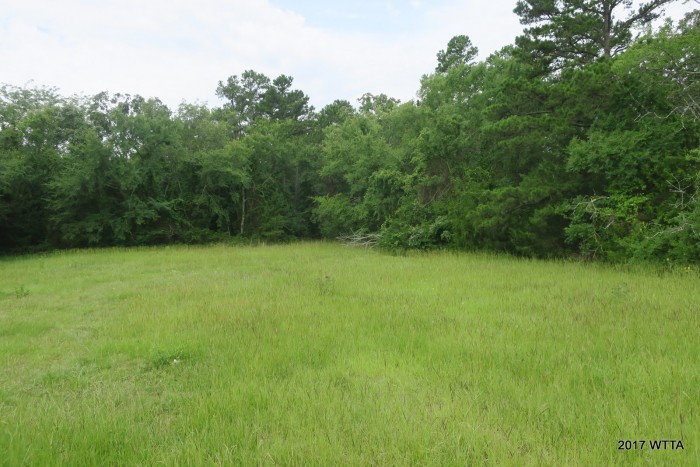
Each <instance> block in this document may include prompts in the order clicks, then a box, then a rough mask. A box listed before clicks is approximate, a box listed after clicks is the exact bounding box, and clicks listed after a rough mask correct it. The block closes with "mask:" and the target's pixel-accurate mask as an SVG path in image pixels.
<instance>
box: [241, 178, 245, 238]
mask: <svg viewBox="0 0 700 467" xmlns="http://www.w3.org/2000/svg"><path fill="white" fill-rule="evenodd" d="M245 201H246V198H245V187H243V188H241V235H243V230H244V229H245Z"/></svg>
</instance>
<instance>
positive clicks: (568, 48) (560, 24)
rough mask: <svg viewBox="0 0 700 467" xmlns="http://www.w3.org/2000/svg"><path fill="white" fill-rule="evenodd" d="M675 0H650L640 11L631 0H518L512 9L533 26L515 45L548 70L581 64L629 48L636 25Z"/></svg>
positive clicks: (653, 15)
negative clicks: (634, 7)
mask: <svg viewBox="0 0 700 467" xmlns="http://www.w3.org/2000/svg"><path fill="white" fill-rule="evenodd" d="M673 1H675V0H650V1H647V2H644V3H642V4H641V5H640V6H639V7H638V8H637V9H636V10H635V9H633V5H632V3H633V2H632V0H519V1H518V3H517V6H516V7H515V9H514V10H513V11H514V12H515V14H517V15H518V16H519V17H520V23H521V24H523V25H525V26H529V27H528V28H527V29H525V34H524V35H522V36H519V37H518V38H517V39H516V44H517V45H518V46H519V47H520V48H521V49H522V50H523V51H524V52H525V53H527V54H528V55H529V56H530V58H531V59H532V60H534V61H536V62H538V63H540V64H541V66H542V67H543V68H544V69H545V70H549V71H556V70H559V69H562V68H564V67H568V66H582V65H585V64H587V63H591V62H594V61H596V60H598V59H599V58H601V57H607V58H610V57H612V56H615V55H617V54H619V53H620V52H622V51H624V50H625V49H626V48H627V47H628V46H629V45H630V43H631V42H632V39H633V34H632V32H633V30H634V29H635V28H640V27H643V26H645V25H647V24H649V23H651V22H652V21H653V20H655V19H657V18H658V17H659V16H661V15H662V14H663V7H664V6H665V5H667V4H669V3H672V2H673ZM625 13H627V15H626V16H624V17H623V15H624V14H625Z"/></svg>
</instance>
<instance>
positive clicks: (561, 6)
mask: <svg viewBox="0 0 700 467" xmlns="http://www.w3.org/2000/svg"><path fill="white" fill-rule="evenodd" d="M671 2H672V0H650V1H648V2H646V3H643V4H641V5H640V6H639V7H638V8H637V9H634V8H632V7H631V2H629V1H626V0H601V1H590V0H569V1H561V0H557V1H551V0H528V1H518V2H517V5H516V8H515V10H514V11H515V12H516V14H518V15H519V16H520V18H521V22H522V23H523V25H525V26H526V27H527V28H526V29H525V31H524V34H523V35H522V36H520V37H518V39H517V40H516V42H515V44H513V45H511V46H507V47H505V48H503V49H502V50H500V51H498V52H496V53H493V54H492V55H490V56H489V57H488V58H486V59H485V60H482V61H477V59H476V57H477V54H478V50H477V48H476V47H475V46H474V45H473V44H472V43H471V40H470V39H469V37H468V36H465V35H463V36H457V37H454V38H453V39H452V40H450V41H449V43H448V44H447V47H446V49H445V50H441V51H439V52H438V54H437V64H436V68H435V71H434V72H433V73H431V74H429V75H425V76H423V78H422V80H421V86H420V90H419V91H418V94H417V96H418V98H417V99H416V100H415V101H410V102H406V103H401V102H399V101H398V100H396V99H392V98H390V97H388V96H386V95H384V94H380V95H372V94H365V95H364V96H363V97H362V98H361V99H360V100H359V102H358V106H357V107H355V106H353V105H352V104H351V103H350V102H347V101H344V100H337V101H335V102H333V103H332V104H329V105H327V106H325V107H324V108H323V109H321V110H320V111H316V109H314V108H313V107H312V106H310V105H309V98H308V96H307V95H306V94H304V93H303V92H302V91H300V90H297V89H294V88H293V79H292V77H289V76H285V75H281V76H279V77H277V78H274V79H271V78H269V77H267V76H265V75H263V74H261V73H257V72H255V71H252V70H248V71H245V72H243V73H242V74H241V75H240V76H238V75H234V76H231V77H229V78H228V79H227V80H225V81H221V82H219V84H218V87H217V95H218V96H220V97H221V98H223V99H224V101H225V104H224V105H222V106H221V107H218V108H209V107H207V106H203V105H198V104H187V103H183V104H181V105H180V106H179V108H178V109H177V110H175V111H173V110H171V109H169V108H168V107H167V106H166V105H164V104H163V103H162V102H161V101H159V100H158V99H144V98H142V97H140V96H129V95H120V94H114V95H109V94H107V93H101V94H98V95H96V96H92V97H63V96H60V95H59V94H58V93H57V92H56V91H55V90H53V89H47V88H38V89H32V88H20V87H15V86H10V85H4V86H1V87H0V252H6V253H7V252H15V251H34V250H41V249H50V248H75V247H92V246H116V245H152V244H162V243H175V242H182V243H202V242H209V241H218V240H223V239H227V238H231V237H243V238H258V239H264V240H271V241H283V240H288V239H300V238H336V237H339V236H341V235H347V234H351V233H360V234H366V233H372V234H379V235H378V236H377V238H379V244H380V246H382V247H385V248H390V249H430V248H455V249H463V250H481V249H485V250H495V251H506V252H510V253H513V254H518V255H525V256H534V257H564V256H577V257H582V258H591V259H602V260H606V261H630V260H643V261H664V262H677V263H684V264H687V263H692V262H700V203H699V202H698V199H700V79H699V78H700V71H699V70H700V13H699V12H698V11H697V10H696V11H693V12H691V13H689V14H688V15H686V17H685V18H684V19H683V20H681V21H680V22H678V24H673V23H672V22H670V21H667V22H666V23H664V25H663V26H661V27H660V28H658V29H657V30H653V29H652V28H651V23H652V21H653V20H655V19H656V18H658V17H659V16H660V14H661V12H662V9H663V7H664V6H665V5H667V4H669V3H671ZM639 31H642V32H641V33H639ZM635 34H636V35H635Z"/></svg>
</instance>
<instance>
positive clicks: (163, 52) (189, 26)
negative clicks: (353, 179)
mask: <svg viewBox="0 0 700 467" xmlns="http://www.w3.org/2000/svg"><path fill="white" fill-rule="evenodd" d="M515 3H516V0H486V1H484V0H478V1H477V0H197V1H192V0H187V1H185V0H0V83H4V84H11V85H15V86H30V87H33V86H48V87H56V88H58V90H59V92H60V93H61V94H62V95H65V96H68V95H73V94H81V95H93V94H97V93H99V92H102V91H108V92H110V93H122V94H132V95H135V94H139V95H142V96H144V97H157V98H159V99H161V100H162V101H163V102H164V103H166V104H167V105H168V106H169V107H171V108H172V109H177V107H178V105H179V104H180V103H181V102H183V101H184V102H188V103H195V102H198V103H201V104H207V105H209V106H218V105H220V104H221V101H220V100H219V99H218V98H217V97H216V95H215V91H216V86H217V84H218V82H219V81H225V80H226V79H227V78H228V77H229V76H231V75H239V76H240V75H241V73H243V71H245V70H248V69H252V70H255V71H257V72H261V73H264V74H266V75H267V76H269V77H270V78H275V77H277V76H279V75H281V74H285V75H288V76H292V77H293V78H294V86H293V87H294V88H296V89H301V90H302V91H304V92H305V93H306V94H307V95H309V97H310V100H311V104H312V105H314V106H315V107H316V108H317V109H321V108H322V107H323V106H325V105H327V104H329V103H331V102H333V101H334V100H336V99H345V100H348V101H350V102H352V103H353V104H354V103H356V101H357V99H358V98H359V97H360V96H361V95H362V94H364V93H366V92H370V93H373V94H379V93H385V94H387V95H389V96H390V97H394V98H398V99H400V100H401V101H407V100H410V99H413V98H414V97H415V94H416V92H417V91H418V88H419V87H420V78H421V76H422V75H424V74H427V73H431V72H432V71H433V70H434V68H435V65H436V54H437V52H438V51H439V50H441V49H444V48H445V47H446V45H447V42H448V41H449V40H450V38H452V37H453V36H456V35H459V34H466V35H468V36H469V37H470V38H471V40H472V42H473V43H474V44H475V45H476V46H477V47H478V48H479V50H480V57H481V58H485V57H487V56H488V55H489V54H490V53H492V52H494V51H497V50H499V49H500V48H501V47H503V46H505V45H508V44H511V43H513V41H514V40H515V37H516V36H517V35H519V34H520V33H521V31H522V26H521V25H520V24H519V23H518V18H517V16H516V15H515V14H514V13H513V12H512V10H513V8H514V7H515ZM697 7H698V5H697V3H694V2H690V3H685V4H684V3H683V2H682V1H679V2H676V3H675V4H673V5H672V6H671V7H669V8H668V10H669V11H668V13H669V14H670V15H671V16H672V17H675V18H680V17H682V15H683V12H686V11H690V10H691V9H693V8H697Z"/></svg>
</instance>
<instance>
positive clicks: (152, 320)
mask: <svg viewBox="0 0 700 467" xmlns="http://www.w3.org/2000/svg"><path fill="white" fill-rule="evenodd" d="M699 285H700V276H698V274H697V273H695V272H694V271H692V270H681V271H676V272H669V273H666V274H661V275H660V274H658V273H657V272H656V271H654V270H645V269H627V270H623V269H615V268H611V267H604V266H597V265H590V264H588V265H587V264H578V263H566V262H559V263H557V262H540V261H530V260H517V259H513V258H509V257H502V256H492V255H467V254H448V253H442V254H411V255H406V256H391V255H387V254H383V253H380V252H376V251H368V250H357V249H348V248H344V247H341V246H337V245H332V244H323V243H302V244H296V245H287V246H268V247H226V246H214V247H172V248H150V249H114V250H97V251H75V252H64V253H55V254H50V255H46V256H32V257H26V258H13V259H3V260H0V464H2V465H24V464H27V465H97V464H99V465H136V464H141V465H153V464H159V463H163V464H183V465H186V464H196V465H199V464H209V465H211V464H213V465H216V464H219V465H230V464H241V465H251V464H264V465H275V464H282V465H289V464H293V465H337V464H355V465H360V464H362V465H365V464H376V465H406V464H421V465H422V464H425V465H467V464H468V465H480V464H495V465H503V464H506V465H541V464H548V465H608V464H612V465H626V464H630V463H632V464H636V463H639V464H668V465H679V464H680V465H700V449H699V448H698V446H699V445H700V444H699V443H700V413H699V411H698V409H699V403H698V401H700V358H699V357H700V351H699V350H700V343H699V342H698V337H700V319H699V318H698V312H699V311H700V287H699ZM657 439H672V440H682V442H683V446H684V449H682V450H671V449H666V450H651V449H650V446H649V445H648V444H647V445H646V446H645V447H644V449H637V450H631V451H621V450H618V441H619V440H631V441H634V440H646V441H647V442H648V441H649V440H657Z"/></svg>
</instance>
